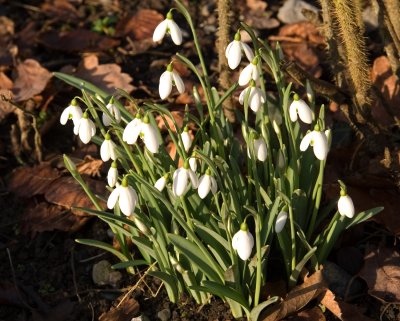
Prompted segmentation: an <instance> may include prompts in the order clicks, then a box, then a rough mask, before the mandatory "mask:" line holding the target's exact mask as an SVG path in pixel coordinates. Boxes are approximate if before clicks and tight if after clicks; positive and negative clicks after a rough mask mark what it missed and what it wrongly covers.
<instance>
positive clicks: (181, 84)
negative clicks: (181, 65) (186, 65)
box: [172, 70, 185, 94]
mask: <svg viewBox="0 0 400 321" xmlns="http://www.w3.org/2000/svg"><path fill="white" fill-rule="evenodd" d="M172 77H173V79H174V82H175V86H176V89H178V92H179V93H180V94H183V93H184V92H185V84H184V82H183V80H182V78H181V76H179V74H178V73H177V72H176V71H175V70H173V71H172Z"/></svg>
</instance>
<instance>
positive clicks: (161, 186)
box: [154, 173, 169, 192]
mask: <svg viewBox="0 0 400 321" xmlns="http://www.w3.org/2000/svg"><path fill="white" fill-rule="evenodd" d="M168 177H169V174H168V173H167V174H165V175H164V176H161V177H160V178H159V179H158V180H157V181H156V182H155V184H154V187H155V188H157V189H158V190H159V191H160V192H162V191H163V190H164V188H165V186H166V185H167V180H168Z"/></svg>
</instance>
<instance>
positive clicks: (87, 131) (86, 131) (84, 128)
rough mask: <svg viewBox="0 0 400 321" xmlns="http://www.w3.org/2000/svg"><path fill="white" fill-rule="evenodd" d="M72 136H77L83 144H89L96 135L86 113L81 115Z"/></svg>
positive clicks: (94, 127) (94, 128)
mask: <svg viewBox="0 0 400 321" xmlns="http://www.w3.org/2000/svg"><path fill="white" fill-rule="evenodd" d="M74 134H75V135H79V138H80V139H81V141H82V143H84V144H87V143H89V142H90V140H91V139H92V137H93V136H94V135H95V134H96V126H95V125H94V123H93V121H92V120H91V119H89V116H88V114H87V112H86V111H85V112H84V113H83V115H82V118H81V119H80V120H79V122H78V124H77V125H75V127H74Z"/></svg>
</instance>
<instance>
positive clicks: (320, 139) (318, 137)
mask: <svg viewBox="0 0 400 321" xmlns="http://www.w3.org/2000/svg"><path fill="white" fill-rule="evenodd" d="M309 145H311V146H312V147H313V151H314V155H315V157H317V158H318V159H319V160H325V159H326V156H327V155H328V151H329V146H328V138H327V137H326V134H325V132H321V131H320V128H319V126H318V125H315V127H314V130H313V131H312V132H308V134H307V135H306V136H304V137H303V139H302V140H301V143H300V150H301V151H302V152H304V151H305V150H306V149H307V148H308V146H309Z"/></svg>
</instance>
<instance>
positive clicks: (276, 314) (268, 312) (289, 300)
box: [260, 270, 324, 321]
mask: <svg viewBox="0 0 400 321" xmlns="http://www.w3.org/2000/svg"><path fill="white" fill-rule="evenodd" d="M323 290H324V282H323V278H322V270H319V271H317V272H315V273H313V274H312V275H311V276H310V277H306V278H305V279H304V282H303V284H301V285H299V286H296V287H295V288H293V289H292V290H291V291H290V292H289V293H288V294H287V296H286V297H285V298H284V300H283V301H282V302H280V303H279V304H277V305H274V306H272V307H270V308H267V309H265V310H264V312H263V313H262V314H261V316H260V320H262V321H278V320H282V319H283V318H285V317H286V316H288V315H289V314H292V313H294V312H296V311H299V310H300V309H302V308H303V307H305V306H306V305H307V304H308V303H309V302H310V301H311V300H313V299H315V298H316V297H317V296H318V295H319V294H320V293H321V292H322V291H323Z"/></svg>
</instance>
